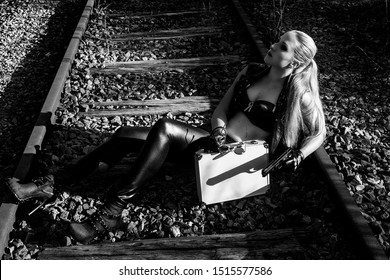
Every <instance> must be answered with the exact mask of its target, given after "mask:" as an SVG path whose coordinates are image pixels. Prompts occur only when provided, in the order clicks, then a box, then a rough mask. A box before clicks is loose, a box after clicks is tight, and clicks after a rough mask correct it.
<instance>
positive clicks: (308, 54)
mask: <svg viewBox="0 0 390 280" xmlns="http://www.w3.org/2000/svg"><path fill="white" fill-rule="evenodd" d="M290 32H293V33H294V34H295V35H296V38H297V41H298V44H297V46H296V47H295V49H294V58H293V64H295V66H296V67H295V68H294V70H293V72H292V74H291V75H290V77H289V92H288V96H287V106H286V110H285V114H284V116H283V117H282V119H281V121H280V122H279V123H278V124H277V126H276V131H275V133H274V137H273V140H272V147H273V150H275V149H276V147H277V146H278V144H279V143H280V141H281V140H282V141H283V143H284V144H285V146H287V147H290V148H298V145H299V142H300V139H302V137H303V136H304V137H306V138H305V141H306V140H309V139H310V138H313V137H316V136H318V135H320V134H321V133H324V130H325V119H324V113H323V108H322V103H321V99H320V95H319V88H318V70H317V64H316V62H315V61H314V56H315V54H316V53H317V46H316V45H315V43H314V41H313V39H312V38H311V37H310V36H309V35H307V34H306V33H304V32H301V31H297V30H292V31H290ZM304 94H310V95H311V102H310V104H307V105H308V107H307V108H306V110H305V112H303V111H302V106H301V104H302V103H301V101H302V97H303V96H304Z"/></svg>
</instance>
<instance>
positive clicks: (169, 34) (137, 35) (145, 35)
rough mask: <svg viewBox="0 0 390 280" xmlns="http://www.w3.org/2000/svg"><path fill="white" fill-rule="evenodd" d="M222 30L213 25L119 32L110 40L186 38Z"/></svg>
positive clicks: (222, 30) (214, 33) (216, 32)
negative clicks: (127, 32)
mask: <svg viewBox="0 0 390 280" xmlns="http://www.w3.org/2000/svg"><path fill="white" fill-rule="evenodd" d="M223 32H224V29H223V28H221V27H215V26H205V27H190V28H181V29H169V30H158V31H149V32H134V33H129V34H120V35H116V36H113V37H111V41H113V42H123V41H137V40H145V41H151V40H169V39H178V38H188V37H199V36H211V35H216V34H220V33H223Z"/></svg>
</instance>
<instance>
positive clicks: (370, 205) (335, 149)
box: [2, 0, 390, 259]
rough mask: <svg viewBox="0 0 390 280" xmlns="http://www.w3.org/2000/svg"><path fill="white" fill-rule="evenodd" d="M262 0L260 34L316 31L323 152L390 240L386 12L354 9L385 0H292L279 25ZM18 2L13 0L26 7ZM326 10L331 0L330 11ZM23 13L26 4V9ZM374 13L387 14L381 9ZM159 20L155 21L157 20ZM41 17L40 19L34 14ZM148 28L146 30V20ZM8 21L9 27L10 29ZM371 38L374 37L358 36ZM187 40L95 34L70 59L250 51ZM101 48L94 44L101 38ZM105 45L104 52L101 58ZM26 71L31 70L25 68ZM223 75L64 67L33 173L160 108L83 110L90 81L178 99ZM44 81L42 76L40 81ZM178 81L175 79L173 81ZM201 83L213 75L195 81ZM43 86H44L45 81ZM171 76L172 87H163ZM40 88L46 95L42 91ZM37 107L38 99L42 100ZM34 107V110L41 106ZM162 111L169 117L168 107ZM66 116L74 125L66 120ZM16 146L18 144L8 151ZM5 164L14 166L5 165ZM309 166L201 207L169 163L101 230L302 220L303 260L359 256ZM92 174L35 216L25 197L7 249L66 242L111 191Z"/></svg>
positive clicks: (196, 230) (216, 88)
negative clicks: (94, 114)
mask: <svg viewBox="0 0 390 280" xmlns="http://www.w3.org/2000/svg"><path fill="white" fill-rule="evenodd" d="M5 2H6V1H4V2H3V3H5ZM69 2H74V1H69ZM211 2H213V1H211ZM262 2H263V1H262ZM268 2H269V3H261V5H260V4H259V3H258V1H245V7H246V9H247V10H248V13H249V14H251V16H252V17H253V18H256V19H261V18H263V19H264V18H265V20H266V22H267V24H259V25H258V28H259V32H260V33H262V34H264V35H265V36H266V37H265V39H266V40H265V41H266V42H267V41H268V42H267V43H269V42H272V41H273V39H274V37H275V31H278V30H279V29H280V30H281V31H282V30H289V29H300V30H302V31H305V32H307V33H309V34H310V35H312V36H313V38H314V39H315V41H316V42H317V44H318V47H319V53H318V56H317V63H318V65H319V70H320V83H321V90H322V94H323V97H324V103H325V109H326V114H327V123H328V131H329V137H328V140H327V143H326V148H327V151H328V153H329V154H330V155H331V157H332V159H333V160H334V162H335V164H336V166H337V168H338V169H339V171H340V173H341V174H343V176H344V179H345V182H346V183H347V185H348V187H349V188H350V191H351V195H353V196H354V197H355V198H357V203H358V204H359V205H360V206H361V207H362V209H363V210H365V211H364V214H365V215H366V217H367V219H368V220H369V222H371V225H372V226H373V228H374V230H375V232H376V233H377V234H378V235H377V236H378V238H379V240H380V241H381V244H382V245H383V246H384V248H388V244H389V243H388V236H389V230H390V227H389V218H388V213H389V209H388V205H389V185H388V183H389V180H388V177H387V176H389V174H388V167H389V153H388V151H389V149H388V148H389V142H388V136H387V135H388V129H389V121H390V119H389V117H388V116H389V107H388V102H383V101H385V100H388V97H387V88H388V85H389V79H388V74H389V73H388V72H387V69H386V63H384V62H385V61H388V49H387V45H386V44H387V39H388V38H387V37H386V36H385V35H384V34H386V33H384V32H383V33H382V32H377V31H375V32H373V31H372V30H374V29H375V30H378V28H379V30H382V31H386V24H384V23H386V22H379V23H378V22H376V21H370V20H369V18H368V19H366V20H364V21H362V20H360V21H358V20H356V19H355V18H354V17H361V16H362V15H363V13H361V11H362V10H364V11H365V12H369V11H372V13H373V14H375V12H376V11H377V10H378V11H379V10H380V9H381V6H380V4H379V1H373V3H368V2H366V3H363V2H364V1H361V2H362V3H360V4H357V3H355V2H354V1H353V3H352V1H343V2H342V1H331V2H329V1H317V0H313V1H291V3H287V5H286V6H285V7H284V10H283V21H282V23H283V24H282V25H278V24H277V23H278V18H277V16H275V11H276V10H278V9H279V8H280V7H273V6H272V3H271V2H270V1H268ZM282 2H283V1H282ZM329 3H331V5H329ZM19 4H20V7H25V6H23V4H21V3H19ZM243 4H244V3H243ZM7 7H8V6H7ZM30 7H31V6H29V8H28V9H30ZM334 10H337V14H335V12H334ZM95 12H96V17H95V20H96V22H95V25H92V26H99V25H108V26H110V23H109V22H108V23H107V22H105V21H104V18H105V17H104V14H105V13H106V11H105V10H104V9H100V10H97V11H95ZM26 13H30V14H31V13H32V14H34V12H31V11H30V10H28V12H26ZM338 13H340V14H338ZM279 14H280V13H279ZM379 14H380V15H382V16H383V17H384V16H385V15H384V14H383V10H381V11H380V13H379ZM341 15H342V16H341ZM364 18H366V17H364ZM254 22H256V21H254ZM155 24H156V26H159V25H160V24H161V23H155ZM40 25H42V26H44V24H41V23H40ZM111 25H112V26H116V25H118V22H115V23H114V22H113V23H111ZM4 26H6V25H4ZM10 26H12V25H10ZM335 26H336V28H335ZM362 26H363V27H364V28H363V27H362ZM374 27H375V28H374ZM150 28H152V29H153V26H151V27H150ZM384 29H385V30H384ZM10 30H11V31H12V28H11V29H10ZM98 30H99V29H94V28H93V27H90V28H89V30H88V32H87V34H86V38H87V40H86V41H85V42H88V38H90V39H91V40H92V42H94V41H93V39H94V38H95V39H96V37H98V38H102V37H103V38H104V36H106V35H107V34H106V35H104V34H103V35H102V34H96V33H95V31H98ZM11 31H9V32H11ZM346 35H347V36H346ZM88 36H89V37H88ZM367 36H368V37H370V40H366V39H367V38H368V37H367ZM371 39H372V40H371ZM176 43H177V42H176ZM187 43H188V42H187ZM203 44H204V45H203ZM368 44H370V45H368ZM186 45H187V44H186V42H182V41H180V42H179V44H175V46H179V47H178V48H175V47H173V45H170V44H166V45H162V44H160V45H159V46H158V47H156V46H154V48H155V49H156V52H154V51H153V48H150V45H147V47H148V49H149V51H148V52H145V51H142V48H140V49H132V51H131V52H130V51H128V52H124V51H122V50H120V45H119V44H116V45H113V46H110V47H109V46H108V45H104V42H100V44H96V51H95V52H92V53H87V52H84V53H83V52H82V50H84V49H86V48H84V47H83V45H81V53H79V54H78V57H77V58H76V61H75V68H76V69H79V70H78V71H80V72H82V71H83V69H85V68H87V67H89V65H83V63H85V61H88V63H93V64H94V66H96V65H99V64H103V63H104V59H105V58H108V59H109V60H114V61H116V60H118V61H122V60H138V59H140V60H142V59H150V58H155V57H158V58H161V57H162V58H164V57H163V55H162V53H164V52H165V57H166V58H172V57H183V56H184V57H185V56H188V57H190V56H192V55H193V53H192V52H194V53H198V52H197V51H195V50H196V49H198V51H201V50H205V49H208V50H209V51H216V52H217V53H223V54H226V53H228V52H233V53H234V52H235V53H238V54H240V55H241V54H242V53H243V52H245V51H247V50H246V49H245V48H242V47H240V45H239V44H238V45H234V44H233V45H232V44H230V42H229V41H223V40H220V41H219V42H212V41H211V42H210V41H208V40H207V42H202V41H197V44H192V46H193V47H196V46H199V48H187V47H186ZM99 46H102V47H101V48H99ZM130 47H134V46H125V48H130ZM26 48H27V49H28V47H26ZM54 49H56V48H51V50H54ZM150 49H152V51H150ZM157 49H158V50H162V52H160V51H157ZM164 50H165V51H164ZM175 50H176V51H175ZM177 50H179V51H177ZM52 52H53V51H52ZM107 53H108V54H109V55H108V56H105V55H106V54H107ZM103 54H104V56H103ZM153 56H155V57H153ZM249 56H250V55H249ZM8 57H10V58H9V60H10V61H14V63H15V65H16V64H18V63H19V64H21V63H20V62H18V61H17V60H15V58H14V57H13V58H12V56H11V54H10V52H8ZM47 57H50V55H48V56H47ZM11 58H12V59H11ZM235 67H236V68H234V69H239V67H238V66H235ZM23 69H31V67H30V68H29V67H24V68H23ZM222 73H223V72H222ZM370 73H371V74H370ZM372 73H375V75H372ZM223 74H226V75H225V78H223V77H222V76H223V75H221V77H216V78H214V79H215V80H213V77H211V75H210V73H208V72H207V71H206V72H205V73H203V74H202V75H203V76H202V79H199V80H198V81H193V80H191V79H190V78H189V77H191V75H186V74H183V73H182V74H174V75H173V76H169V75H168V76H164V77H163V78H165V79H166V80H165V82H166V83H161V78H162V77H161V76H153V75H151V77H149V78H148V80H149V81H152V82H150V83H149V84H147V85H145V84H143V83H142V82H140V84H139V85H137V84H134V83H131V84H130V83H129V84H127V83H126V82H124V83H121V84H122V86H123V87H126V86H127V88H125V89H123V88H121V89H118V88H115V86H110V84H111V83H112V84H114V82H115V79H118V80H121V81H123V80H125V81H126V77H123V76H120V77H111V78H110V79H100V78H98V79H93V78H88V76H86V75H88V73H84V74H83V76H82V77H81V76H79V75H78V74H77V73H76V74H75V75H74V76H73V77H71V78H72V82H67V85H66V87H65V92H64V97H65V98H64V99H63V100H65V101H66V102H69V103H70V104H71V105H70V106H68V107H66V109H65V108H64V109H60V110H59V111H58V112H57V114H58V120H59V126H60V128H58V129H55V130H54V132H53V134H52V135H53V137H52V139H51V141H52V142H50V143H48V146H47V147H46V148H47V152H45V151H44V152H43V154H42V161H41V165H40V166H38V167H37V169H39V170H40V171H39V172H45V171H46V170H48V169H50V168H53V166H49V165H50V164H53V163H54V166H55V168H58V167H60V166H61V164H62V163H64V162H71V161H73V160H75V159H76V158H78V157H79V155H83V154H86V153H87V152H88V151H89V150H90V149H92V148H94V147H95V146H96V145H98V144H99V143H101V142H102V141H103V140H104V139H106V138H107V137H109V135H110V134H111V133H112V131H114V130H115V128H117V127H118V126H119V125H122V124H132V125H150V124H152V123H154V122H155V121H156V119H157V118H158V116H146V117H142V118H139V117H137V118H114V119H109V118H106V119H104V120H103V121H101V120H99V121H95V120H94V119H88V118H82V119H79V118H78V116H77V113H78V112H79V111H80V110H85V107H83V106H82V105H83V104H82V102H80V100H81V101H82V99H83V96H85V94H86V93H91V92H92V93H94V92H93V91H92V89H93V88H94V87H95V88H102V89H103V91H104V93H108V94H109V96H108V97H107V98H110V96H112V97H113V98H115V97H116V96H117V95H118V93H119V92H121V93H126V92H130V91H133V92H139V93H138V95H137V96H136V97H137V98H139V99H143V98H153V97H158V98H161V96H160V94H162V93H164V92H165V93H169V92H171V93H172V94H173V95H177V96H178V97H180V96H181V95H183V94H189V95H191V94H197V91H199V92H202V91H208V92H211V93H214V94H215V95H219V94H222V92H223V89H224V88H225V87H226V86H228V84H229V80H230V78H231V77H234V71H232V69H230V71H227V70H225V73H223ZM369 74H370V75H369ZM228 75H230V76H231V77H230V76H228ZM386 75H387V76H386ZM80 77H81V78H80ZM86 77H87V78H86ZM226 77H230V78H226ZM129 79H130V80H132V81H134V77H129ZM2 80H3V78H2ZM42 80H45V81H46V79H42ZM48 80H50V79H49V78H48V79H47V81H48ZM174 80H176V81H177V82H176V83H174V82H171V81H174ZM4 81H6V78H4ZM199 81H210V82H209V83H203V84H202V83H200V82H199ZM47 84H48V85H49V84H50V82H48V83H47ZM167 84H170V85H172V87H170V88H167ZM48 85H47V86H48ZM199 85H201V86H200V87H199ZM105 87H107V88H105ZM132 87H134V88H132ZM159 87H161V88H159ZM26 88H28V87H26V86H24V87H23V89H24V90H26ZM80 89H82V90H84V92H82V90H81V91H80ZM192 90H194V91H192ZM5 92H6V91H5ZM79 92H80V93H81V94H79ZM188 92H190V93H188ZM42 95H43V96H44V95H45V94H43V93H42ZM4 96H6V95H4ZM7 96H8V98H9V99H8V100H12V99H11V97H10V96H12V95H7ZM22 97H23V95H22ZM123 98H126V96H123ZM28 100H30V99H28ZM34 102H35V101H34ZM38 103H39V102H37V104H38ZM32 107H34V106H32ZM35 107H39V104H38V105H35ZM7 108H12V107H7ZM69 108H71V109H70V110H69ZM36 111H39V108H38V109H36ZM9 115H11V114H9ZM19 115H20V116H21V117H22V118H26V115H23V114H22V112H20V113H15V116H19ZM168 117H174V118H176V116H168ZM207 117H208V116H207V115H197V114H191V113H189V114H183V115H181V116H177V118H178V119H180V120H182V121H186V122H188V123H193V124H195V125H196V124H200V123H202V122H203V121H204V120H205V119H206V118H207ZM18 118H19V117H18ZM30 122H31V120H30ZM14 124H15V125H10V123H7V125H8V126H9V127H13V129H15V128H16V127H17V126H16V124H18V122H15V123H14ZM69 124H72V125H70V126H68V125H69ZM30 125H31V124H30ZM64 125H65V128H64V127H63V126H64ZM86 126H87V127H88V128H89V130H87V131H86V130H85V129H84V127H86ZM2 131H3V130H2ZM19 133H20V136H19V137H22V136H21V134H22V130H21V131H19ZM21 139H22V138H21ZM8 146H10V145H8ZM9 149H10V148H9ZM20 149H21V150H22V148H20ZM18 152H19V151H18V150H14V151H13V153H14V154H13V156H15V154H16V153H18ZM10 156H11V154H7V157H8V159H10ZM13 160H15V159H13ZM48 163H49V164H48ZM125 164H127V163H125ZM309 165H310V164H309ZM4 166H5V165H4ZM11 167H12V166H11ZM121 168H122V167H121V166H119V167H118V170H117V172H118V173H120V172H123V170H122V169H123V168H122V169H121ZM6 170H11V169H10V167H8V169H6ZM386 172H387V173H386ZM8 173H10V172H8ZM6 176H9V174H6ZM317 176H318V175H316V173H315V171H314V170H313V169H312V168H311V167H310V166H303V167H302V169H301V170H300V172H299V173H298V174H296V175H295V176H293V177H290V178H288V179H286V178H287V177H286V176H283V175H281V176H280V177H275V176H274V177H273V184H274V185H275V186H279V191H278V192H276V194H275V195H271V194H269V195H267V196H261V197H254V198H250V199H244V200H240V201H234V202H227V203H223V204H218V205H213V206H206V205H203V204H201V203H198V202H197V196H196V187H195V180H194V174H193V173H192V172H188V171H187V172H183V173H181V176H177V174H176V173H175V172H172V169H171V168H169V166H168V167H167V168H165V169H163V170H162V172H161V174H159V176H158V177H157V178H156V180H154V181H153V182H151V183H150V186H149V187H150V188H149V191H148V192H145V193H144V195H143V196H142V199H141V200H139V201H136V202H134V203H133V204H131V205H129V207H128V209H126V210H125V211H124V212H123V214H122V220H123V226H122V227H121V228H119V229H118V230H117V231H115V232H110V233H109V234H108V235H107V236H105V238H104V240H105V242H113V241H123V240H133V239H138V238H156V237H157V238H160V237H179V236H191V235H202V234H213V233H227V232H241V231H248V230H254V229H260V230H261V229H264V230H266V229H272V228H280V227H291V226H299V227H307V228H310V229H312V230H313V231H315V232H316V233H317V235H316V240H315V242H313V243H312V245H310V246H309V247H307V248H306V251H305V255H304V258H306V259H324V258H325V259H350V258H355V257H356V255H355V254H354V252H353V250H352V249H351V247H350V246H349V243H348V238H349V237H348V235H347V234H345V233H344V232H340V231H339V229H340V228H342V227H339V225H338V223H339V222H340V221H338V220H337V218H336V217H335V213H336V212H335V211H336V210H335V209H334V205H333V204H332V202H331V199H330V198H329V197H328V194H327V192H326V190H325V183H323V182H322V181H321V180H320V181H319V180H318V177H317ZM100 180H101V178H100V179H99V178H98V179H97V181H100ZM88 182H89V184H88V185H89V188H88V186H83V185H79V186H73V189H70V190H69V191H66V192H63V193H62V194H61V195H60V196H59V197H58V198H57V199H56V200H55V201H52V203H51V204H49V205H47V207H46V208H45V209H44V210H40V211H38V212H36V213H35V214H34V215H33V216H31V217H27V216H25V214H23V213H27V212H28V210H31V209H32V208H33V207H34V206H35V205H33V204H26V205H23V208H24V211H20V212H21V214H20V218H19V219H18V224H17V225H16V230H15V231H14V233H13V239H12V240H11V243H10V246H9V248H8V254H6V255H5V258H13V259H28V258H35V257H36V256H37V255H38V254H39V251H40V250H42V248H44V247H50V246H69V245H72V244H74V241H73V240H72V239H71V238H70V237H69V236H68V235H67V233H66V227H67V224H68V222H69V221H80V220H82V219H84V218H85V217H86V216H88V215H90V214H92V213H93V212H94V211H96V208H97V207H99V205H100V204H101V203H102V202H101V198H102V197H104V193H105V192H106V191H107V189H99V190H96V189H94V188H93V187H94V186H93V184H91V182H93V179H92V181H88ZM91 185H92V186H91ZM365 208H366V209H365ZM386 213H387V215H386ZM313 244H315V245H313ZM275 257H276V258H277V256H275Z"/></svg>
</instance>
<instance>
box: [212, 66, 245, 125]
mask: <svg viewBox="0 0 390 280" xmlns="http://www.w3.org/2000/svg"><path fill="white" fill-rule="evenodd" d="M247 70H248V66H246V67H245V68H244V69H243V70H241V71H240V73H238V75H237V77H236V78H235V80H234V81H233V84H232V85H231V86H230V87H229V89H228V91H227V92H226V93H225V95H224V97H223V98H222V99H221V101H220V102H219V104H218V106H217V108H215V110H214V113H213V116H212V118H211V126H212V129H214V128H216V127H219V126H222V127H226V124H227V113H228V110H229V106H230V102H231V101H232V99H233V94H234V87H235V86H236V83H237V82H238V81H239V79H240V78H241V76H242V75H244V74H245V73H246V72H247Z"/></svg>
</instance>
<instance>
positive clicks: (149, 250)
mask: <svg viewBox="0 0 390 280" xmlns="http://www.w3.org/2000/svg"><path fill="white" fill-rule="evenodd" d="M311 238H312V233H311V232H310V231H309V230H307V229H292V228H286V229H276V230H261V231H260V230H259V231H253V232H246V233H232V234H214V235H202V236H191V237H179V238H160V239H143V240H135V241H124V242H118V243H99V244H96V245H84V246H69V247H56V248H45V249H44V251H42V252H41V253H39V255H38V259H41V260H56V259H61V260H66V259H103V260H108V259H115V260H120V259H126V260H133V259H134V260H141V259H144V260H166V259H168V260H173V259H176V260H196V259H201V260H207V259H225V260H228V259H275V258H283V257H286V256H289V257H291V256H292V255H293V256H294V259H304V252H305V247H304V246H305V244H308V242H310V239H311Z"/></svg>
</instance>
